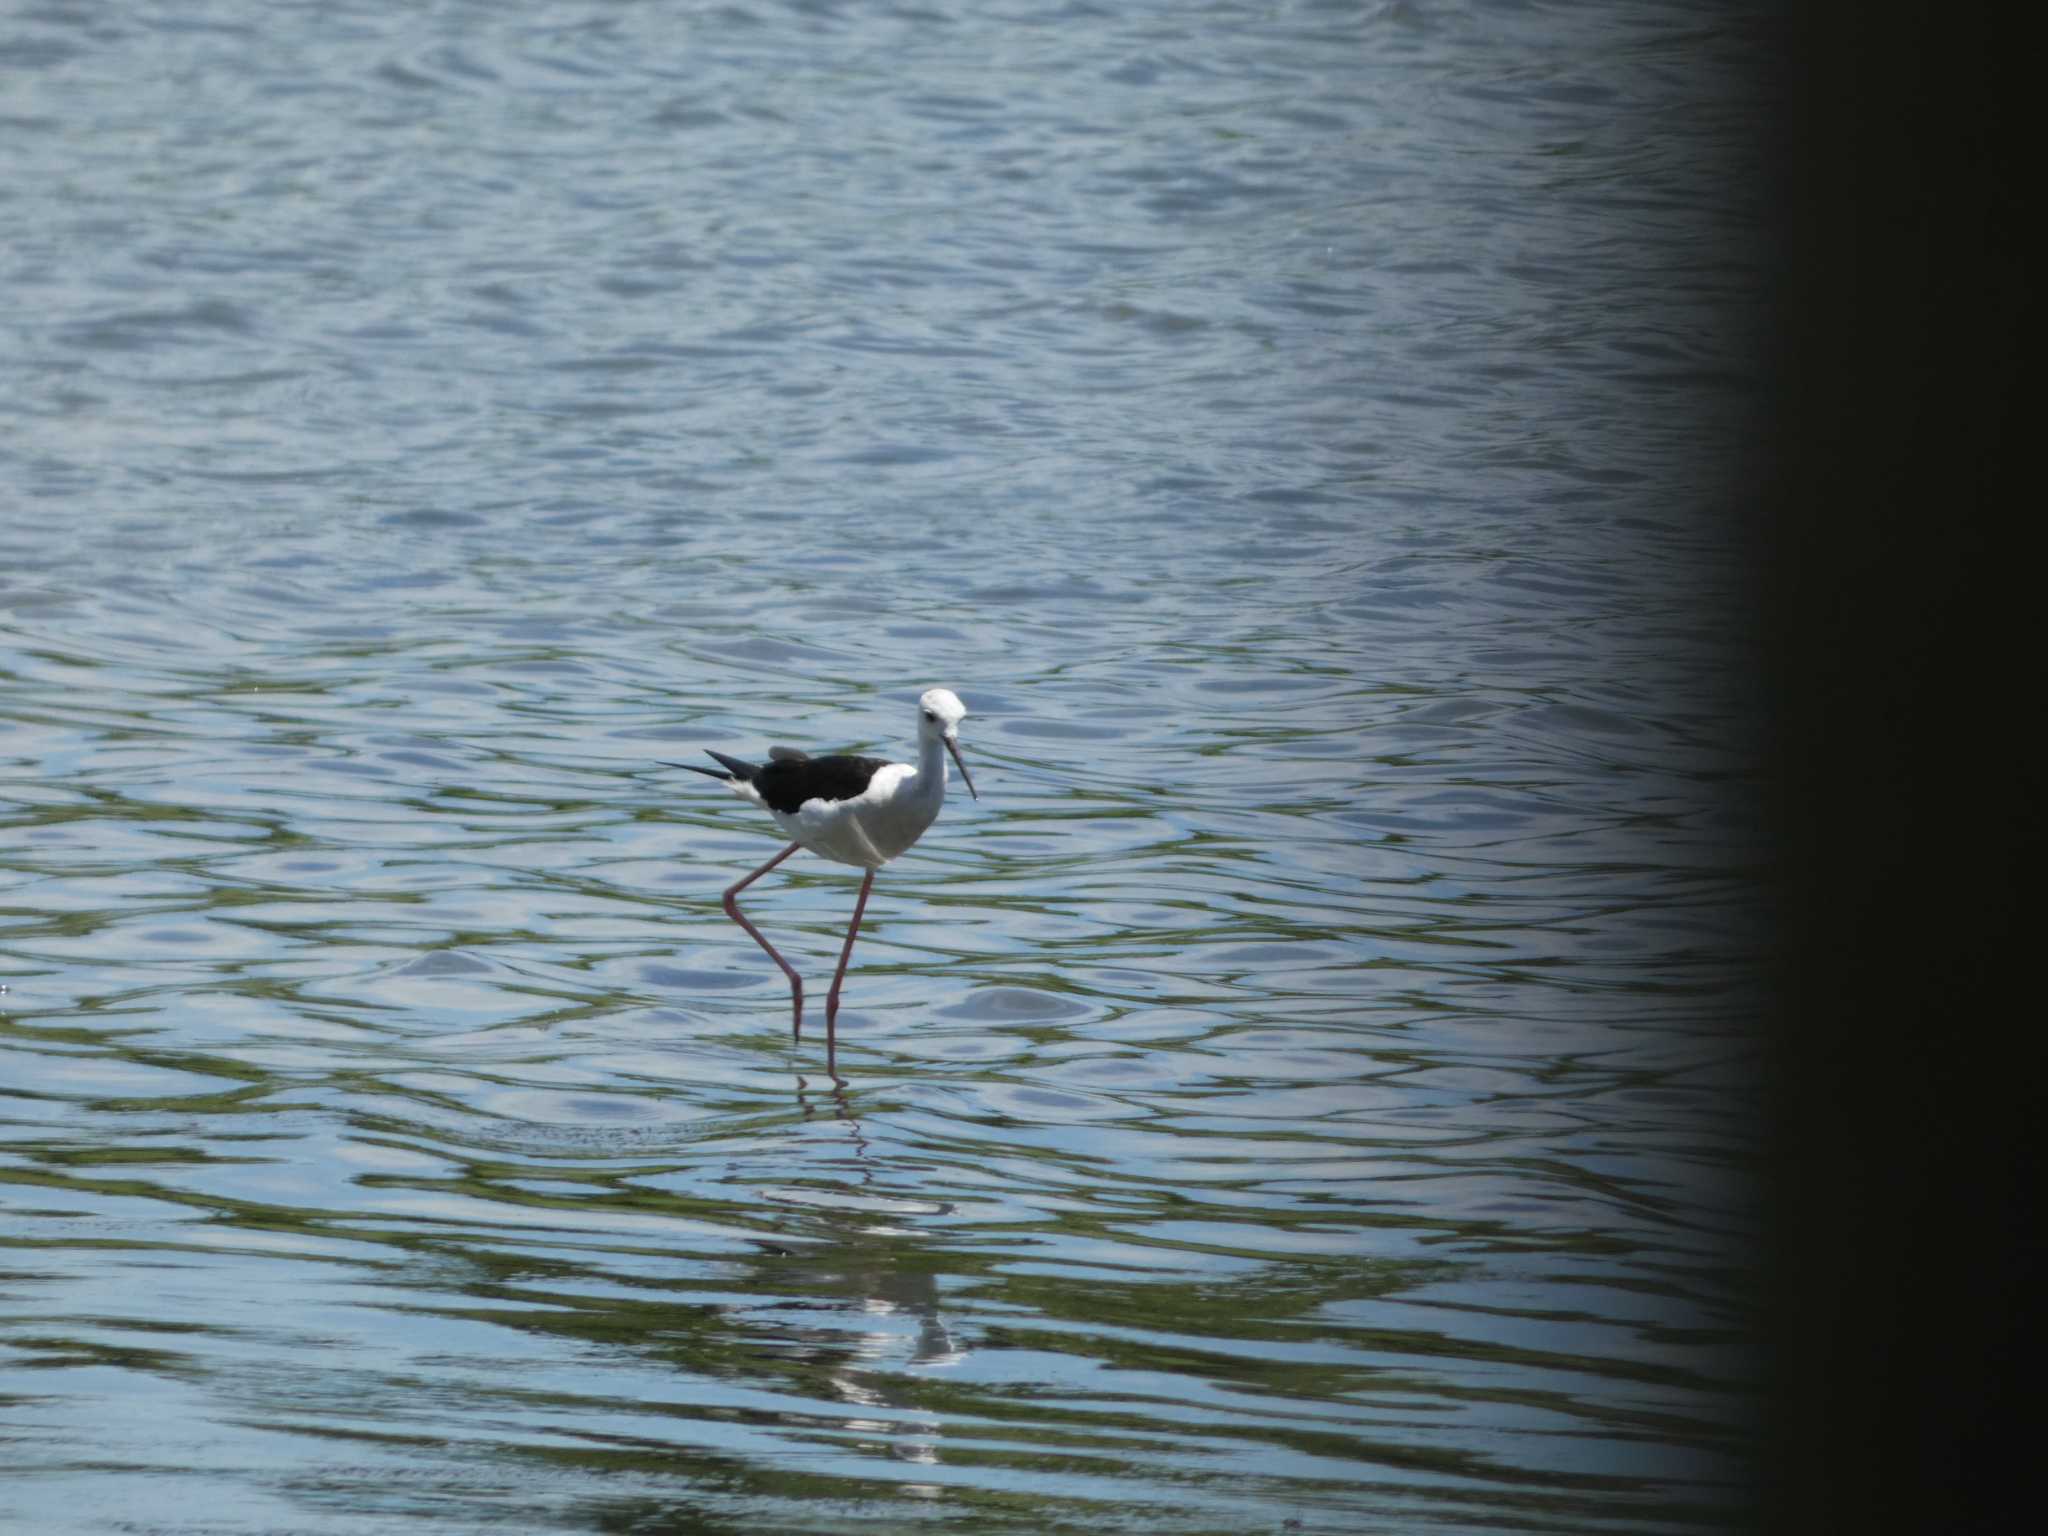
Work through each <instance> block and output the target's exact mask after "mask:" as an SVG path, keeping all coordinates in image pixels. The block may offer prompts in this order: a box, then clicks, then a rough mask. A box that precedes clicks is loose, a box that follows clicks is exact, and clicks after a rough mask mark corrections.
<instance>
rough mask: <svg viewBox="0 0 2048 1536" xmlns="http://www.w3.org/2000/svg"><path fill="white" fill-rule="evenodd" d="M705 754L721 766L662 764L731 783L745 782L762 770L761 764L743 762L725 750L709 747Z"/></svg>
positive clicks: (665, 766)
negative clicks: (726, 753) (728, 754)
mask: <svg viewBox="0 0 2048 1536" xmlns="http://www.w3.org/2000/svg"><path fill="white" fill-rule="evenodd" d="M705 756H707V757H710V758H714V759H716V760H717V762H718V764H719V766H718V767H716V768H699V767H698V766H697V765H696V764H695V763H666V762H665V763H663V764H662V767H664V768H681V769H684V770H686V771H687V772H690V773H701V774H703V775H704V777H705V778H707V779H717V780H718V781H719V782H720V783H722V784H730V783H732V782H733V781H734V780H735V779H737V780H738V781H739V782H740V783H742V784H744V783H746V782H747V781H748V780H749V779H751V778H753V776H754V775H755V774H757V773H759V772H760V771H761V769H760V766H759V765H758V764H756V763H745V762H741V761H740V760H739V759H738V758H736V757H727V756H726V755H725V754H724V753H723V752H713V751H711V750H710V749H709V748H706V749H705Z"/></svg>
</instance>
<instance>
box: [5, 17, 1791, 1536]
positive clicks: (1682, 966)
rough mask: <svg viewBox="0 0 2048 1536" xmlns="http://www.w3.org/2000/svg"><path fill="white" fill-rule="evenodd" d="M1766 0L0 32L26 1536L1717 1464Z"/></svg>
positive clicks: (1465, 1523)
mask: <svg viewBox="0 0 2048 1536" xmlns="http://www.w3.org/2000/svg"><path fill="white" fill-rule="evenodd" d="M1734 14H1735V13H1734V12H1732V11H1729V12H1725V13H1724V12H1722V11H1720V10H1717V9H1715V8H1712V7H1708V8H1704V9H1703V8H1701V7H1699V6H1697V5H1679V4H1671V5H1655V4H1652V5H1641V4H1631V5H1621V4H1612V5H1594V6H1590V7H1585V8H1579V9H1575V10H1572V11H1569V12H1566V13H1564V14H1553V13H1549V12H1547V11H1545V10H1543V9H1541V8H1532V7H1528V6H1523V5H1517V4H1478V3H1474V4H1446V5H1438V4H1349V3H1335V0H1332V3H1289V0H1282V3H1280V4H1263V5H1241V4H1223V3H1219V4H1206V5H1194V6H1188V5H1177V4H1176V5H1168V4H1158V5H1151V4H1142V3H1141V4H1132V5H1121V6H1114V7H1104V8H1095V7H1089V6H1079V5H1076V6H1035V5H1031V4H1020V5H981V4H967V3H956V0H936V3H934V4H932V5H927V6H918V7H910V6H902V7H890V6H864V5H852V4H833V3H829V0H828V3H806V4H789V5H784V4H775V3H752V0H747V3H742V4H731V5H723V6H711V5H687V4H677V5H659V4H652V3H647V4H637V5H636V4H623V3H598V0H575V3H557V4H540V5H534V6H500V5H494V4H484V3H481V0H477V3H462V0H448V3H439V4H432V5H400V4H380V3H367V0H366V3H359V4H353V5H349V4H343V5H336V6H327V5H322V6H284V5H279V6H262V7H258V6H250V5H242V4H229V3H225V0H214V3H211V4H205V3H202V4H196V5H195V4H190V3H179V4H175V5H173V4H168V3H163V4H149V3H144V4H139V5H135V6H128V7H103V6H95V5H84V4H65V3H58V4H46V5H18V6H6V7H4V8H0V156H4V165H5V170H6V174H5V176H4V177H0V230H4V233H0V273H4V281H5V289H4V292H5V296H6V298H7V301H8V302H7V304H6V306H5V311H6V312H5V315H4V317H0V831H4V837H0V1517H7V1518H8V1519H11V1521H12V1522H13V1523H12V1524H10V1525H9V1529H13V1528H15V1527H16V1526H18V1527H19V1528H21V1529H23V1530H30V1529H33V1530H36V1531H48V1532H84V1531H137V1532H141V1531H147V1532H160V1533H195V1536H196V1533H200V1532H205V1533H256V1532H282V1531H291V1532H305V1533H318V1536H327V1533H336V1536H339V1533H361V1532H386V1531H389V1532H399V1531H404V1532H412V1531H422V1532H444V1531H445V1532H458V1531H473V1530H480V1529H483V1528H485V1527H490V1528H492V1529H522V1530H533V1531H547V1532H585V1531H600V1530H602V1531H613V1530H621V1531H623V1530H706V1531H720V1530H739V1529H743V1528H744V1529H751V1530H791V1531H798V1530H818V1531H838V1530H849V1531H851V1530H874V1531H894V1530H903V1529H913V1530H935V1531H936V1530H946V1531H955V1530H957V1531H969V1530H987V1529H1006V1530H1017V1531H1082V1530H1086V1531H1091V1532H1093V1531H1103V1530H1129V1531H1141V1532H1152V1531H1158V1532H1190V1533H1192V1532H1211V1531H1231V1532H1240V1531H1264V1530H1272V1531H1279V1530H1283V1529H1284V1530H1302V1531H1309V1532H1351V1531H1362V1530H1373V1531H1400V1530H1416V1531H1420V1530H1434V1529H1443V1528H1454V1529H1457V1528H1491V1529H1506V1530H1531V1531H1538V1530H1541V1531H1584V1530H1593V1529H1617V1530H1620V1529H1626V1530H1665V1529H1696V1528H1700V1527H1704V1526H1713V1525H1716V1524H1720V1523H1722V1522H1724V1521H1725V1520H1726V1519H1728V1518H1729V1517H1730V1514H1731V1512H1732V1511H1734V1510H1735V1509H1736V1508H1738V1507H1739V1490H1740V1486H1741V1481H1742V1476H1743V1462H1744V1455H1745V1436H1744V1428H1743V1426H1744V1422H1745V1419H1746V1414H1747V1404H1748V1395H1747V1394H1748V1391H1749V1387H1748V1378H1749V1373H1748V1370H1747V1367H1746V1364H1745V1359H1744V1353H1743V1348H1742V1343H1743V1339H1744V1336H1745V1332H1746V1321H1745V1320H1746V1317H1747V1307H1748V1283H1747V1281H1746V1279H1745V1260H1744V1257H1743V1250H1742V1246H1741V1244H1742V1240H1743V1234H1744V1230H1745V1220H1746V1218H1745V1215H1744V1209H1743V1203H1742V1201H1741V1199H1740V1198H1739V1192H1740V1187H1741V1183H1740V1181H1741V1178H1742V1177H1743V1171H1744V1159H1745V1158H1746V1157H1747V1156H1748V1154H1749V1150H1750V1144H1751V1140H1752V1126H1751V1123H1750V1119H1749V1112H1748V1109H1747V1106H1746V1099H1745V1093H1744V1089H1745V1086H1746V1084H1745V1074H1746V1066H1745V1062H1746V1046H1745V1039H1746V1036H1745V1031H1746V1029H1747V1026H1748V1022H1749V1016H1750V1013H1751V1011H1752V1007H1753V998H1752V986H1753V976H1752V967H1751V965H1750V963H1749V960H1748V958H1747V957H1748V955H1749V954H1750V953H1751V951H1752V950H1753V948H1754V945H1753V942H1752V939H1751V936H1750V935H1749V933H1748V932H1747V930H1746V928H1745V924H1744V920H1743V917H1742V914H1743V912H1744V910H1745V905H1746V901H1745V892H1746V889H1747V883H1748V880H1749V878H1750V876H1749V873H1748V871H1749V870H1750V868H1751V866H1752V864H1753V859H1754V855H1753V851H1752V845H1753V840H1752V835H1751V833H1750V830H1749V828H1748V825H1747V822H1746V818H1745V815H1744V805H1745V799H1744V796H1743V794H1742V793H1741V791H1740V785H1741V784H1742V783H1743V781H1744V777H1745V775H1746V774H1747V772H1748V762H1747V758H1746V754H1745V748H1744V741H1745V736H1744V732H1743V729H1742V727H1741V723H1740V719H1741V709H1740V700H1741V697H1742V692H1743V683H1744V674H1743V668H1744V667H1745V666H1746V665H1747V663H1746V661H1745V659H1744V658H1743V657H1742V656H1741V655H1739V654H1738V647H1737V645H1736V644H1735V641H1734V639H1733V636H1734V635H1735V633H1737V630H1738V622H1739V621H1737V620H1736V619H1734V618H1733V617H1731V616H1730V612H1729V610H1728V608H1727V606H1726V603H1725V597H1726V594H1727V592H1728V591H1729V590H1730V589H1731V588H1732V585H1733V579H1734V573H1733V572H1731V571H1730V570H1729V569H1728V568H1727V563H1726V556H1725V555H1724V553H1723V551H1722V550H1721V549H1720V548H1719V547H1718V545H1717V542H1716V540H1715V539H1714V538H1713V537H1712V536H1711V532H1710V530H1711V529H1712V528H1713V527H1715V526H1716V522H1715V515H1716V514H1717V512H1718V511H1719V510H1720V508H1721V506H1722V505H1723V503H1724V501H1725V499H1726V498H1728V497H1730V496H1733V495H1739V494H1740V487H1739V486H1730V485H1728V484H1726V483H1725V476H1724V475H1723V473H1722V472H1721V470H1720V469H1718V468H1717V467H1716V466H1717V465H1718V464H1720V463H1721V462H1723V461H1724V460H1726V459H1727V457H1728V456H1729V454H1730V452H1731V451H1732V449H1733V448H1734V446H1735V445H1736V444H1737V443H1738V442H1739V440H1740V437H1741V433H1742V429H1743V422H1744V417H1745V412H1746V410H1747V409H1748V406H1747V400H1748V394H1747V389H1746V386H1745V383H1744V379H1745V368H1746V362H1745V356H1746V354H1745V343H1744V336H1745V334H1746V333H1745V330H1744V320H1743V315H1744V313H1745V306H1746V303H1747V299H1746V295H1747V294H1748V293H1749V292H1750V291H1751V289H1752V287H1753V285H1754V264H1753V261H1752V259H1751V258H1752V253H1751V251H1750V249H1749V246H1748V244H1747V241H1746V236H1745V235H1744V233H1743V231H1744V229H1745V228H1746V227H1747V221H1748V218H1749V210H1748V209H1747V208H1746V206H1745V204H1744V201H1743V198H1744V196H1745V195H1746V194H1745V193H1744V187H1745V186H1746V185H1747V179H1746V178H1747V169H1746V167H1745V165H1744V163H1743V151H1744V144H1743V139H1742V137H1741V134H1742V131H1743V123H1742V115H1741V102H1740V100H1739V95H1738V93H1737V92H1736V91H1735V90H1734V89H1733V86H1732V84H1731V82H1732V81H1734V80H1735V79H1736V78H1738V76H1739V66H1740V64H1741V62H1742V55H1743V52H1744V41H1743V37H1742V34H1741V33H1740V31H1739V30H1737V29H1735V28H1734V27H1733V26H1732V24H1731V21H1730V17H1732V16H1733V15H1734ZM935 683H937V684H945V685H948V686H951V687H953V688H955V689H957V690H958V691H959V692H960V693H961V695H962V696H963V697H964V698H965V700H966V702H967V704H968V707H969V709H970V710H971V711H972V713H971V715H970V717H969V718H968V720H967V722H966V724H965V727H964V730H963V747H964V750H965V752H966V755H967V759H968V762H969V765H970V767H971V768H972V769H973V770H974V773H975V780H976V784H977V786H978V787H979V789H980V791H981V799H980V800H979V801H978V802H976V801H969V800H967V799H966V798H965V797H964V796H957V797H956V798H954V799H952V800H951V801H949V802H948V804H947V806H946V809H945V812H944V814H943V816H942V817H941V819H940V820H939V822H938V824H937V825H936V826H935V827H934V828H933V830H932V831H931V832H930V833H929V834H928V835H927V837H926V838H925V840H924V841H923V843H921V844H920V845H919V846H918V847H917V848H916V849H914V850H913V851H912V852H911V853H910V854H909V855H907V856H906V857H904V858H903V859H902V860H900V861H899V862H897V863H896V864H894V865H892V866H890V867H889V868H888V869H887V870H885V871H884V872H883V873H882V875H881V876H880V878H879V879H878V881H877V883H876V888H875V896H874V898H873V901H872V903H871V905H870V908H869V918H868V926H867V928H866V930H865V932H864V935H863V938H862V940H861V944H860V947H859V948H858V949H857V950H856V951H855V954H854V964H853V969H852V972H851V974H850V977H849V980H848V983H847V993H846V999H847V1001H846V1008H845V1011H844V1012H843V1013H842V1015H841V1018H840V1021H839V1023H840V1040H841V1048H840V1052H839V1058H838V1060H839V1066H840V1069H841V1073H842V1075H843V1077H844V1083H843V1084H835V1083H834V1082H833V1081H832V1079H831V1078H829V1077H828V1076H826V1075H825V1074H824V1072H823V1066H824V1061H823V1048H822V1042H821V1041H819V1040H818V1039H816V1038H814V1035H815V1032H816V1031H815V1027H814V1028H813V1029H810V1030H807V1031H806V1035H805V1039H804V1040H803V1041H802V1042H801V1043H797V1042H793V1041H792V1039H791V1038H790V1031H789V1028H788V1001H787V991H786V988H785V985H784V983H783V981H782V978H781V976H780V975H779V974H778V973H777V972H776V971H775V969H774V968H773V966H772V965H771V964H770V963H769V961H768V960H767V958H766V957H765V956H764V955H762V954H761V953H760V952H759V951H758V950H757V949H756V948H755V947H754V946H753V945H752V944H751V943H750V942H749V941H748V940H747V938H746V936H745V935H744V934H743V933H741V932H740V931H739V930H738V929H737V928H735V927H734V926H733V925H732V924H730V923H729V922H727V921H726V920H725V918H724V917H723V916H722V914H721V913H720V911H719V906H718V899H719V893H720V892H721V890H722V889H723V888H724V887H725V886H726V885H727V884H729V883H730V882H731V881H733V880H734V879H736V878H738V876H739V875H740V874H742V873H743V872H745V871H746V870H747V869H748V868H750V867H752V865H754V864H755V863H757V862H759V861H760V860H761V859H763V858H764V857H766V856H767V855H768V854H769V853H770V852H772V851H773V849H774V848H775V846H776V842H775V834H774V830H773V828H772V827H771V826H770V825H769V824H768V822H767V820H766V818H764V817H762V816H760V815H759V814H758V813H756V812H753V811H751V810H750V809H749V808H747V807H746V806H744V805H741V804H740V803H738V802H737V801H735V800H733V799H731V798H730V797H729V796H727V795H725V794H723V793H721V792H720V791H719V790H718V789H717V788H716V786H714V785H712V784H710V783H709V782H707V781H705V780H701V779H698V778H695V777H694V776H691V775H686V774H682V773H678V772H676V771H674V770H672V769H669V768H666V767H664V766H662V762H663V760H681V759H688V758H692V757H695V755H696V754H697V753H698V751H699V750H700V749H701V748H703V747H707V746H715V747H719V748H722V749H724V750H726V751H729V752H736V753H741V754H753V755H759V753H760V752H761V751H762V749H763V748H764V747H765V746H766V745H767V744H768V743H769V742H771V741H789V742H794V743H798V744H802V745H805V746H809V747H812V748H814V749H827V750H838V749H844V748H849V747H850V748H857V749H859V750H864V751H876V752H884V753H888V754H890V755H905V754H907V753H908V752H909V751H910V749H911V747H912V745H913V742H914V724H915V721H914V714H913V710H912V706H911V702H910V701H911V700H912V699H914V697H915V695H916V693H917V691H918V690H919V689H921V688H923V687H926V686H929V685H931V684H935ZM856 884H857V877H856V875H855V874H854V873H853V872H850V871H848V870H846V869H844V868H841V867H839V866H834V865H830V864H827V863H825V862H823V861H821V860H817V859H814V858H810V857H808V856H804V857H800V858H798V859H796V860H793V861H792V862H791V863H790V864H788V865H786V866H784V867H783V869H780V870H778V871H776V872H775V873H774V874H773V875H770V876H769V877H768V878H767V879H765V880H764V881H763V882H762V883H761V884H760V885H759V886H757V887H755V888H754V890H753V892H752V893H750V898H749V899H750V904H751V908H752V911H753V913H754V915H755V917H756V918H757V920H758V921H760V922H761V923H762V924H763V926H764V927H765V928H766V930H767V931H768V932H769V934H770V935H771V937H773V938H774V939H775V940H776V942H777V943H778V944H779V945H781V946H782V948H783V949H784V952H785V953H787V954H789V955H790V957H791V958H792V960H793V961H795V962H796V963H797V964H798V966H799V967H800V969H801V970H802V971H803V972H804V973H805V975H806V976H807V977H808V978H809V980H810V985H811V988H812V991H813V996H814V998H822V995H823V988H824V983H825V981H826V980H827V979H828V978H829V975H830V972H831V967H832V963H833V960H834V958H835V957H836V954H837V945H838V942H839V938H840V935H841V934H842V933H843V930H844V924H845V921H846V918H847V915H848V912H849V909H850V906H851V902H852V897H853V893H854V889H855V887H856ZM819 1022H820V1021H819V1020H818V1018H817V1015H816V1013H815V1011H814V1012H813V1015H812V1023H813V1025H814V1026H816V1025H817V1024H818V1023H819Z"/></svg>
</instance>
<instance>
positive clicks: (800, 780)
mask: <svg viewBox="0 0 2048 1536" xmlns="http://www.w3.org/2000/svg"><path fill="white" fill-rule="evenodd" d="M770 757H771V761H770V762H769V763H768V764H767V765H766V766H764V767H762V768H760V769H757V770H756V771H755V773H754V776H753V783H754V788H756V789H758V790H759V791H760V792H761V798H762V799H763V800H765V801H767V802H768V808H769V809H770V810H774V811H781V812H783V813H784V814H789V813H792V812H794V811H796V810H797V809H799V808H800V807H801V806H802V805H803V804H804V802H805V801H807V800H851V799H853V798H854V797H855V796H856V795H859V794H861V793H863V792H864V791H865V790H866V789H867V787H868V783H869V781H870V780H871V779H873V778H874V776H875V774H876V773H877V772H878V771H879V770H881V769H883V768H886V767H888V766H889V764H888V760H887V759H885V758H880V757H851V756H846V755H835V756H832V757H803V756H798V757H793V758H791V757H775V756H774V755H773V754H772V753H771V754H770Z"/></svg>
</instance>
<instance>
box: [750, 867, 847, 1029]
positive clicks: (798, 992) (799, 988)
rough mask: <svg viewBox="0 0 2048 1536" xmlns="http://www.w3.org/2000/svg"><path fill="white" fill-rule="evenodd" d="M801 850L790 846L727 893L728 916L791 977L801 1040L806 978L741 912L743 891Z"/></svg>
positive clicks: (795, 1026) (796, 1027)
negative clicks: (776, 950) (741, 894)
mask: <svg viewBox="0 0 2048 1536" xmlns="http://www.w3.org/2000/svg"><path fill="white" fill-rule="evenodd" d="M801 847H803V844H802V843H791V844H790V845H789V846H788V847H787V848H785V849H783V850H782V852H780V853H778V854H777V855H775V857H774V858H772V859H770V860H769V861H768V862H767V863H766V864H763V865H762V866H761V867H760V868H759V869H757V870H755V871H754V872H753V873H752V874H751V875H749V876H747V878H746V879H744V880H742V881H740V883H739V884H738V885H735V886H733V887H732V888H731V889H729V890H728V891H727V892H726V893H725V915H726V916H727V917H729V918H731V919H732V920H733V921H734V922H736V923H738V924H739V925H740V926H741V927H742V928H744V929H746V930H747V932H748V933H750V934H752V935H753V936H754V942H755V943H756V944H758V945H760V946H761V947H762V948H763V949H765V950H767V951H768V958H769V959H770V960H773V961H774V962H775V963H776V964H777V965H779V966H781V967H782V974H783V975H785V976H787V977H788V978H789V995H790V999H791V1002H792V1004H793V1005H794V1007H795V1009H796V1023H795V1025H794V1026H793V1027H792V1033H793V1034H794V1035H795V1037H796V1038H797V1039H799V1040H801V1039H803V1037H804V979H803V978H802V977H801V976H799V975H797V973H796V969H795V967H793V966H792V965H791V964H790V963H789V962H788V961H787V960H785V959H783V958H782V956H780V955H778V954H777V953H776V952H775V946H774V945H773V944H770V943H769V942H768V941H767V939H765V938H763V937H762V936H761V930H760V929H758V928H756V927H755V926H754V925H753V924H752V923H750V922H748V921H747V914H746V913H744V912H742V911H741V910H740V902H739V895H740V892H741V891H744V890H745V889H746V888H747V887H748V886H750V885H752V884H753V883H754V882H755V881H756V880H758V879H760V878H761V877H762V876H763V875H765V874H767V873H768V871H769V870H771V869H773V868H774V867H775V866H776V865H778V864H780V863H781V862H782V861H783V860H784V859H786V858H788V857H789V856H790V855H791V854H792V853H795V852H796V851H797V849H799V848H801ZM830 1031H831V1025H830V1023H829V1021H828V1022H827V1025H826V1032H827V1033H828V1034H829V1033H830Z"/></svg>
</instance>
